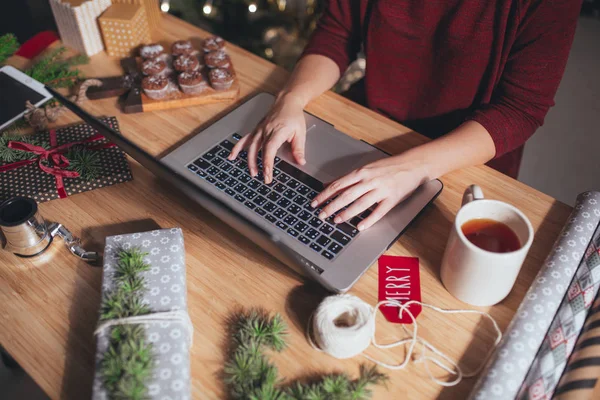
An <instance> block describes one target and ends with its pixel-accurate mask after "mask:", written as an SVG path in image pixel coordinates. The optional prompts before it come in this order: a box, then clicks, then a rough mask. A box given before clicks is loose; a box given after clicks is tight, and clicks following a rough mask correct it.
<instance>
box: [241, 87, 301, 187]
mask: <svg viewBox="0 0 600 400" xmlns="http://www.w3.org/2000/svg"><path fill="white" fill-rule="evenodd" d="M303 108H304V104H303V103H302V102H301V101H300V99H298V98H296V97H295V96H294V95H293V94H292V93H287V94H284V95H281V96H280V97H278V98H277V100H276V101H275V104H274V105H273V107H272V108H271V110H270V111H269V113H268V114H267V115H266V116H265V117H264V118H263V119H262V121H261V122H260V123H259V124H258V125H257V126H256V128H255V129H254V131H253V132H252V133H250V134H249V135H246V136H244V137H243V138H241V139H240V140H239V141H238V143H237V144H236V145H235V146H234V147H233V150H231V154H230V155H229V159H230V160H234V159H235V158H236V157H237V155H238V154H239V152H240V151H242V149H248V168H249V170H250V175H252V176H253V177H254V176H256V175H257V174H258V166H257V157H258V151H259V150H260V149H262V162H263V175H264V177H265V183H267V184H269V183H271V182H272V180H273V162H274V160H275V155H276V154H277V150H278V149H279V148H280V147H281V145H282V144H283V143H284V142H290V143H291V145H292V154H293V155H294V158H295V160H296V162H297V163H298V164H300V165H304V164H305V163H306V160H305V158H304V145H305V143H306V122H305V121H304V114H303V112H302V111H303Z"/></svg>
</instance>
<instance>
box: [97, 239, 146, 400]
mask: <svg viewBox="0 0 600 400" xmlns="http://www.w3.org/2000/svg"><path fill="white" fill-rule="evenodd" d="M146 255H147V254H146V253H142V252H141V251H139V250H138V249H133V250H122V251H120V252H119V254H118V258H119V260H118V262H117V266H116V267H115V274H114V276H115V282H116V287H115V289H114V290H113V291H112V292H110V293H108V294H107V295H106V296H105V297H104V299H103V302H102V311H101V317H100V319H101V320H109V319H114V318H125V317H131V316H135V315H143V314H148V313H149V312H150V310H149V309H148V307H147V306H146V305H145V304H144V302H143V294H144V292H145V290H146V287H145V282H144V278H143V276H142V275H141V273H142V272H144V271H147V270H148V269H149V268H150V265H149V264H148V263H146V261H145V260H144V257H145V256H146ZM153 359H154V352H153V346H152V344H151V343H148V342H146V332H145V329H144V328H143V327H142V325H139V324H134V325H118V326H116V327H114V328H112V330H111V332H110V336H109V348H108V350H107V351H106V353H105V354H104V356H103V358H102V362H101V369H102V370H101V371H102V372H101V373H102V380H103V383H104V387H105V388H106V390H107V392H108V395H109V396H108V397H109V398H111V399H133V400H142V399H146V398H147V385H146V383H147V381H148V379H149V378H151V377H152V371H153V368H154V360H153Z"/></svg>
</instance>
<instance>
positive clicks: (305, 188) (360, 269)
mask: <svg viewBox="0 0 600 400" xmlns="http://www.w3.org/2000/svg"><path fill="white" fill-rule="evenodd" d="M46 89H47V90H48V91H49V92H50V93H52V94H53V95H54V96H55V98H57V99H58V100H59V101H60V102H61V103H63V104H64V105H65V106H66V107H67V108H69V109H70V110H71V111H73V112H74V113H75V114H77V115H78V116H79V117H80V118H82V119H83V120H84V121H85V122H87V123H88V124H90V125H91V126H93V127H94V128H96V129H97V130H98V131H99V132H100V133H101V134H103V135H104V136H105V137H106V138H107V139H108V140H110V141H112V142H113V143H115V144H116V145H117V146H119V147H120V148H121V149H122V150H123V151H125V152H126V153H127V154H129V155H130V156H131V157H132V158H133V159H135V160H136V161H138V162H139V163H140V164H141V165H143V166H144V167H146V168H147V169H149V170H150V171H151V172H153V173H154V174H155V175H157V176H158V177H159V178H162V179H164V180H166V181H168V182H170V183H171V184H173V185H174V186H175V187H177V188H178V189H180V190H181V191H182V192H183V193H185V194H187V195H188V196H189V197H191V198H192V199H194V200H195V201H196V202H197V203H198V204H200V205H201V206H202V207H204V208H206V209H207V210H208V211H210V212H211V213H213V214H214V215H215V216H217V217H218V218H219V219H221V220H222V221H223V222H225V223H226V224H228V225H229V226H231V227H232V228H233V229H235V230H237V231H238V232H240V233H241V234H243V235H244V236H246V237H247V238H248V239H250V240H252V241H253V242H254V243H256V244H257V245H258V246H260V247H261V248H263V249H264V250H266V251H267V252H269V253H270V254H272V255H273V256H275V257H276V258H278V259H279V260H281V261H282V262H283V263H284V264H286V265H287V266H289V267H291V268H292V269H294V270H295V271H297V272H299V273H300V274H302V275H305V276H308V277H310V278H312V279H314V280H316V281H317V282H319V283H320V284H321V285H323V286H324V287H325V288H327V289H329V290H331V291H334V292H338V293H343V292H346V291H347V290H349V289H350V288H351V287H352V285H354V283H356V281H357V280H358V279H359V278H360V277H361V276H362V275H363V274H364V273H365V272H366V271H367V270H368V268H369V266H370V265H371V264H372V263H373V262H374V261H375V260H377V259H378V258H379V256H380V255H381V254H383V253H384V252H385V251H386V250H387V249H388V248H389V247H390V246H391V245H392V244H393V243H394V242H395V241H396V240H397V239H398V238H399V237H400V235H401V234H402V233H403V232H404V231H405V230H406V228H407V227H408V226H409V224H410V223H411V222H412V221H413V220H414V219H415V218H416V217H417V215H419V214H420V213H421V211H422V210H423V209H424V208H425V207H426V206H427V205H428V204H430V203H431V202H432V201H433V200H434V199H435V198H436V197H437V196H438V195H439V193H440V192H441V191H442V188H443V185H442V183H441V182H440V181H439V180H433V181H430V182H428V183H425V184H424V185H422V186H421V187H419V188H418V189H417V190H416V191H415V192H414V193H413V194H412V195H411V196H410V197H409V198H408V199H406V200H405V201H404V202H402V203H400V204H399V205H397V206H396V207H395V208H394V209H392V210H391V211H390V212H389V213H388V214H387V215H386V216H385V217H383V218H382V219H381V220H380V221H379V222H377V223H376V224H375V225H373V226H372V227H371V228H369V229H367V230H366V231H363V232H359V231H358V229H357V228H356V226H357V225H358V223H359V222H360V221H361V220H362V219H364V218H366V217H367V216H368V215H369V213H370V212H371V211H372V209H369V210H366V211H365V212H363V213H362V214H361V215H359V216H357V217H355V218H353V219H352V220H351V221H348V222H345V223H342V224H335V223H333V221H332V220H333V217H334V216H331V217H329V218H327V219H326V220H325V221H321V220H319V219H318V218H317V215H318V213H319V212H320V209H318V208H317V209H312V208H311V207H310V202H311V200H312V199H313V198H314V197H315V196H316V195H317V193H319V191H320V190H322V189H323V187H324V185H326V184H327V183H328V182H331V181H333V180H335V179H336V178H338V177H340V176H343V175H344V174H346V173H348V172H350V171H352V170H354V169H356V168H357V167H359V166H361V165H364V164H367V163H369V162H373V161H376V160H378V159H382V158H385V157H389V155H388V154H386V153H384V152H383V151H381V150H379V149H377V148H375V147H373V146H371V145H370V144H368V143H366V142H363V141H359V140H356V139H353V138H351V137H350V136H348V135H346V134H344V133H342V132H340V131H338V130H336V129H335V127H334V126H333V125H331V124H329V123H327V122H325V121H323V120H321V119H319V118H317V117H315V116H313V115H311V114H309V113H305V118H306V127H307V138H306V161H307V162H306V165H304V166H299V165H297V164H295V163H294V158H293V156H292V155H291V152H290V150H289V148H288V147H285V146H284V147H283V148H282V149H280V150H279V152H278V154H277V158H276V159H275V165H274V171H273V177H274V179H273V182H272V183H271V184H269V185H266V184H265V183H264V178H263V176H262V174H259V175H258V176H257V177H255V178H252V177H251V176H250V174H249V171H248V165H247V162H246V157H247V154H246V152H242V153H241V154H240V155H239V156H238V158H237V159H236V160H234V161H229V160H227V157H228V155H229V153H230V150H231V149H232V148H233V146H234V145H235V143H236V142H237V141H238V140H239V139H240V138H241V137H242V135H243V134H245V133H247V132H249V131H251V130H252V128H253V127H254V126H256V124H258V122H259V121H260V120H261V119H262V118H263V117H264V115H265V114H266V113H267V112H268V110H269V109H270V107H271V105H272V104H273V102H274V99H275V98H274V96H272V95H270V94H267V93H260V94H257V95H256V96H254V97H252V98H251V99H249V100H247V101H246V102H244V103H243V104H241V105H239V106H238V107H237V108H235V109H234V110H233V111H231V112H230V113H228V114H227V115H225V116H224V117H223V118H221V119H220V120H218V121H217V122H215V123H213V124H212V125H211V126H209V127H208V128H206V129H204V130H203V131H201V132H199V133H198V134H196V135H195V136H194V137H192V138H190V139H189V140H188V141H186V142H184V143H182V144H181V145H180V146H179V147H177V148H176V149H174V150H173V151H171V152H170V153H169V154H167V155H166V156H165V157H163V158H162V159H161V160H160V161H159V160H157V159H156V158H154V157H152V156H151V155H150V154H148V153H146V152H145V151H143V150H142V149H140V148H139V147H138V146H136V145H135V144H134V143H133V142H131V141H130V140H128V139H127V138H125V137H123V136H121V135H120V134H118V133H116V132H115V131H114V130H112V129H111V128H110V127H108V126H107V125H106V124H104V123H103V122H101V121H100V120H98V119H96V118H95V117H93V116H91V115H89V114H88V113H87V112H85V111H83V110H82V109H81V108H79V107H78V106H77V105H75V104H73V103H72V102H70V101H69V100H67V99H66V98H64V97H63V96H61V95H60V94H59V93H57V92H56V91H54V90H52V89H51V88H48V87H46ZM259 167H261V164H260V158H259Z"/></svg>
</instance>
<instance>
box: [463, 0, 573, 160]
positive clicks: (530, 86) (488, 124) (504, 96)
mask: <svg viewBox="0 0 600 400" xmlns="http://www.w3.org/2000/svg"><path fill="white" fill-rule="evenodd" d="M580 9H581V0H532V1H531V3H530V5H529V6H528V9H527V10H526V11H525V12H524V15H523V16H522V17H521V21H520V23H519V30H518V32H517V36H516V39H515V43H514V44H513V46H512V49H511V51H510V54H509V56H508V59H507V63H506V66H505V69H504V71H503V73H502V75H501V77H500V81H499V83H498V85H497V86H496V88H495V90H494V93H493V94H492V98H491V101H490V103H489V104H485V105H483V106H481V107H479V108H478V109H477V110H475V112H474V113H473V114H472V115H471V116H470V117H468V118H467V119H470V120H474V121H477V122H479V123H480V124H481V125H483V126H484V127H485V128H486V129H487V131H488V132H489V133H490V135H491V136H492V139H493V140H494V144H495V146H496V157H500V156H501V155H503V154H505V153H508V152H510V151H512V150H514V149H516V148H518V147H520V146H522V145H523V144H524V143H525V141H526V140H527V139H529V137H530V136H531V135H533V133H534V132H535V130H536V129H537V128H538V127H540V126H541V125H542V124H543V122H544V118H545V116H546V114H547V113H548V110H549V109H550V107H552V106H553V105H554V95H555V94H556V90H557V89H558V84H559V83H560V80H561V78H562V76H563V73H564V70H565V66H566V63H567V59H568V57H569V50H570V49H571V44H572V43H573V37H574V35H575V27H576V25H577V19H578V15H579V11H580Z"/></svg>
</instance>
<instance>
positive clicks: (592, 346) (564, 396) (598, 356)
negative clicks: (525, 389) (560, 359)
mask: <svg viewBox="0 0 600 400" xmlns="http://www.w3.org/2000/svg"><path fill="white" fill-rule="evenodd" d="M553 398H554V399H556V400H594V399H596V400H597V399H598V398H600V296H597V297H596V301H595V302H594V305H593V306H592V308H591V310H590V312H589V314H588V317H587V319H586V320H585V326H584V328H583V330H582V332H581V335H579V339H577V344H576V345H575V350H574V351H573V354H572V355H571V357H570V358H569V362H568V364H567V368H566V369H565V372H564V374H563V376H562V377H561V378H560V382H559V383H558V386H557V387H556V390H555V391H554V397H553Z"/></svg>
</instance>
